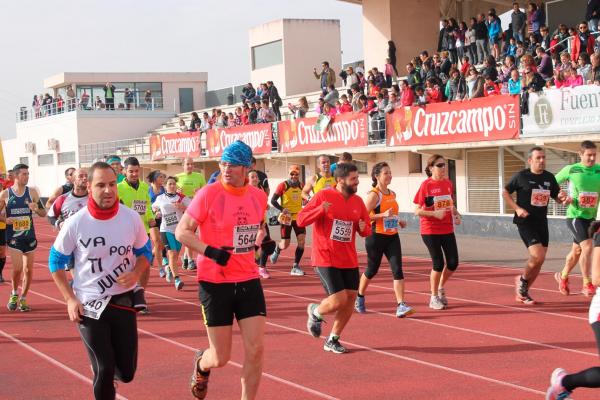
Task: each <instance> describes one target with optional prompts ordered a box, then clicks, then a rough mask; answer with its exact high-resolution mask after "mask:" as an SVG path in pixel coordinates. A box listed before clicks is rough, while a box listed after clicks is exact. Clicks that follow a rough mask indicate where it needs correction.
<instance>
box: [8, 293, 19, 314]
mask: <svg viewBox="0 0 600 400" xmlns="http://www.w3.org/2000/svg"><path fill="white" fill-rule="evenodd" d="M18 301H19V296H17V295H16V294H13V295H11V296H10V297H9V298H8V304H7V305H6V308H8V311H15V310H16V309H17V303H18Z"/></svg>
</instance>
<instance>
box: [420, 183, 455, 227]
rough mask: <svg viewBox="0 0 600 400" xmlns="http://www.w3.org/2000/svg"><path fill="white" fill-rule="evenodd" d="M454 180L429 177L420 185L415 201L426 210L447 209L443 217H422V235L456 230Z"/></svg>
mask: <svg viewBox="0 0 600 400" xmlns="http://www.w3.org/2000/svg"><path fill="white" fill-rule="evenodd" d="M452 194H453V190H452V182H450V180H449V179H442V180H439V181H436V180H434V179H432V178H427V179H426V180H425V181H424V182H423V183H422V184H421V187H419V191H418V192H417V194H416V195H415V199H414V200H413V203H415V204H416V205H418V206H421V208H422V209H423V210H425V211H435V210H446V213H445V215H444V218H443V219H437V218H434V217H421V234H422V235H445V234H448V233H452V232H454V220H453V217H452V209H453V208H454V198H453V195H452Z"/></svg>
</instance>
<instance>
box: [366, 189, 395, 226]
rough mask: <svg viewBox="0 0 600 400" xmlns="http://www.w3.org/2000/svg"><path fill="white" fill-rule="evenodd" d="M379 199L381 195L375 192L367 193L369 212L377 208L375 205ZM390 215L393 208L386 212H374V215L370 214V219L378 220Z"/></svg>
mask: <svg viewBox="0 0 600 400" xmlns="http://www.w3.org/2000/svg"><path fill="white" fill-rule="evenodd" d="M378 199H379V196H378V195H377V193H375V192H370V193H369V194H368V195H367V201H365V206H366V207H367V211H368V212H369V213H370V212H371V211H373V210H374V209H375V207H377V200H378ZM390 215H392V210H391V209H387V210H386V211H385V212H382V213H379V214H372V215H370V220H372V221H375V220H378V219H382V218H385V217H389V216H390Z"/></svg>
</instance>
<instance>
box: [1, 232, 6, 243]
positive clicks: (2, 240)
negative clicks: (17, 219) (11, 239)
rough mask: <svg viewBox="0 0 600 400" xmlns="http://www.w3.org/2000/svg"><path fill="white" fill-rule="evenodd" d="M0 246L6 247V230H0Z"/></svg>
mask: <svg viewBox="0 0 600 400" xmlns="http://www.w3.org/2000/svg"><path fill="white" fill-rule="evenodd" d="M0 246H6V229H0Z"/></svg>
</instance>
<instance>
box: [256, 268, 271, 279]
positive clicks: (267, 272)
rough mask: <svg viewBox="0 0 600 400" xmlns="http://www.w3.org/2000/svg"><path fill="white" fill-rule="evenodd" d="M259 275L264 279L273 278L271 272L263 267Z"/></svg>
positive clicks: (259, 270)
mask: <svg viewBox="0 0 600 400" xmlns="http://www.w3.org/2000/svg"><path fill="white" fill-rule="evenodd" d="M258 275H259V276H260V277H261V278H263V279H269V278H270V277H271V274H269V271H267V269H266V268H263V267H259V268H258Z"/></svg>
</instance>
